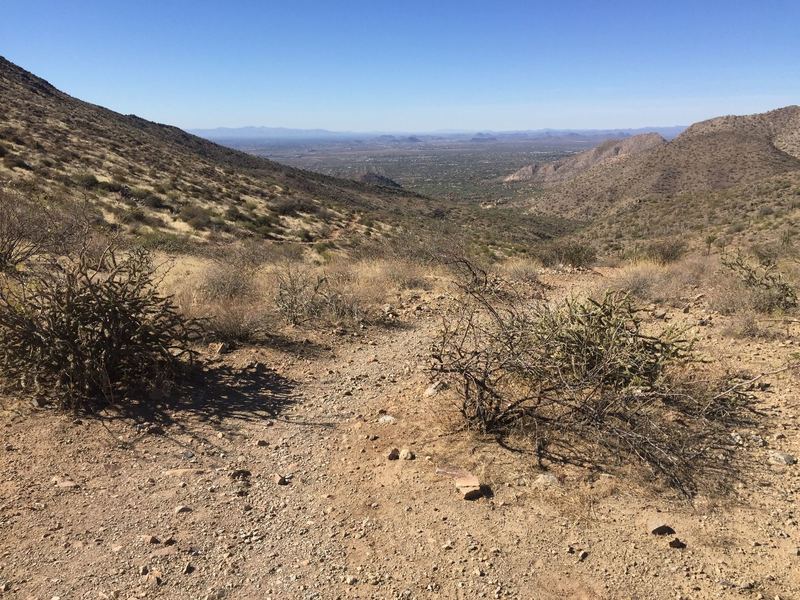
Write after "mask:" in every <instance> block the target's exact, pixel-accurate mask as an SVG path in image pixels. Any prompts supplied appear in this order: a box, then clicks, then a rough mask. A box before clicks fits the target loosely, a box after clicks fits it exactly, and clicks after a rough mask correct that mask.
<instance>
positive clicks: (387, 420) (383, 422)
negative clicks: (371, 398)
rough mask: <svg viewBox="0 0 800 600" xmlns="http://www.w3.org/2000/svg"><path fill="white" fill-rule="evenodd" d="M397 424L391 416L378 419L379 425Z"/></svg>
mask: <svg viewBox="0 0 800 600" xmlns="http://www.w3.org/2000/svg"><path fill="white" fill-rule="evenodd" d="M396 422H397V419H395V418H394V417H393V416H392V415H381V416H380V417H378V423H380V424H381V425H394V424H395V423H396Z"/></svg>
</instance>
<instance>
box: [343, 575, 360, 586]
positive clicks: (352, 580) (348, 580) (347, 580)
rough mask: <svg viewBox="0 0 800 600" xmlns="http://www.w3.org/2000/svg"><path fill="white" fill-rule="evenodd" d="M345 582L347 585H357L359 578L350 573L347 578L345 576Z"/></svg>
mask: <svg viewBox="0 0 800 600" xmlns="http://www.w3.org/2000/svg"><path fill="white" fill-rule="evenodd" d="M344 582H345V583H346V584H347V585H355V584H357V583H358V579H356V578H355V577H353V576H352V575H348V576H347V577H345V578H344Z"/></svg>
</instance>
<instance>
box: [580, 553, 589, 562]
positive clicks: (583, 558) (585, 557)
mask: <svg viewBox="0 0 800 600" xmlns="http://www.w3.org/2000/svg"><path fill="white" fill-rule="evenodd" d="M587 558H589V553H588V552H587V551H586V550H581V551H580V552H578V560H579V561H581V562H583V561H584V560H586V559H587Z"/></svg>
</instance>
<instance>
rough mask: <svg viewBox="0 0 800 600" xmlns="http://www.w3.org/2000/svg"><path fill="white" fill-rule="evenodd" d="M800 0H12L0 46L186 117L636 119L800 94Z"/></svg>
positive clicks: (310, 122)
mask: <svg viewBox="0 0 800 600" xmlns="http://www.w3.org/2000/svg"><path fill="white" fill-rule="evenodd" d="M797 22H800V4H798V3H796V2H787V1H776V2H771V3H768V4H759V5H758V9H757V10H754V5H751V3H747V2H744V3H737V4H730V3H727V2H720V1H712V2H704V3H702V4H701V5H699V4H697V3H694V2H688V1H681V2H675V3H672V4H670V5H668V6H667V5H664V6H650V5H647V6H646V5H642V4H641V3H638V2H629V1H625V2H619V3H614V4H613V5H610V4H605V3H604V4H597V3H594V2H589V1H573V2H569V3H561V4H559V5H558V6H555V5H551V4H538V3H530V2H522V1H514V2H506V3H503V4H502V5H494V6H489V5H485V4H483V3H478V2H455V1H444V2H441V3H437V4H436V5H435V6H432V5H429V4H428V3H424V2H419V1H414V2H409V3H404V4H403V5H402V6H399V5H389V4H382V3H374V2H366V1H365V0H348V1H346V2H343V3H339V4H336V5H332V4H328V3H319V2H309V1H304V2H300V3H293V4H292V5H291V6H289V5H284V4H277V3H276V4H261V3H250V2H241V3H237V5H236V6H235V7H233V8H232V7H230V6H226V7H225V8H224V9H222V8H220V7H219V5H217V4H216V3H213V2H207V1H206V2H204V1H200V2H188V1H176V2H170V3H165V4H163V5H158V6H153V5H151V6H146V7H145V8H143V7H142V6H138V5H131V4H117V5H109V4H108V3H106V2H99V1H96V0H92V1H89V0H83V1H77V2H73V3H69V4H68V5H67V4H65V3H60V2H55V1H54V0H46V1H40V2H28V3H24V4H23V3H12V4H11V5H10V6H6V7H4V18H3V20H2V21H0V39H2V40H3V44H2V47H0V54H2V55H4V56H6V57H7V58H8V59H9V60H11V61H12V62H15V63H16V64H19V65H20V66H22V67H24V68H25V69H28V70H30V71H32V72H34V73H36V74H37V75H40V76H42V77H44V78H45V79H47V80H48V81H50V82H51V83H52V84H53V85H55V86H56V87H58V88H60V89H63V90H65V91H66V92H68V93H70V94H72V95H74V96H76V97H79V98H82V99H85V100H87V101H90V102H93V103H96V104H99V105H102V106H106V107H108V108H111V109H113V110H115V111H118V112H122V113H133V114H137V115H139V116H141V117H143V118H146V119H150V120H153V121H157V122H162V123H169V124H173V125H176V126H179V127H182V128H184V129H191V130H197V129H213V128H218V127H233V128H237V127H244V126H265V127H285V128H290V129H326V130H329V131H345V132H353V133H369V132H376V131H379V132H436V131H447V130H456V131H465V132H478V131H497V132H500V131H529V130H539V129H600V130H609V129H637V128H650V127H670V126H675V125H688V124H691V123H693V122H696V121H700V120H703V119H707V118H711V117H714V116H718V115H723V114H749V113H756V112H764V111H767V110H770V109H774V108H778V107H782V106H786V105H789V104H797V103H799V102H800V61H797V56H800V36H797V35H796V27H795V25H796V23H797Z"/></svg>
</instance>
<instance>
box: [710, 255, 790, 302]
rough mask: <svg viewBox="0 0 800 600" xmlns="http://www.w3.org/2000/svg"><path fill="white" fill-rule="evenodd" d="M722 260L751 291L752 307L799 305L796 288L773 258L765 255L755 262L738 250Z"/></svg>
mask: <svg viewBox="0 0 800 600" xmlns="http://www.w3.org/2000/svg"><path fill="white" fill-rule="evenodd" d="M720 260H721V262H722V264H723V265H724V266H725V267H727V268H728V269H729V270H730V271H731V272H732V273H734V274H735V275H736V276H737V277H738V278H739V280H740V281H741V283H742V284H743V285H744V286H745V288H746V289H747V290H748V291H749V292H750V293H751V295H752V303H753V308H755V309H756V310H758V311H761V312H771V311H774V310H783V311H785V310H791V309H794V308H796V307H797V305H798V296H797V289H796V288H795V286H794V285H792V284H791V283H789V282H788V281H786V280H785V278H784V275H783V273H781V272H780V271H779V270H778V266H777V264H776V263H775V262H774V261H773V260H772V259H771V258H769V257H766V258H764V259H762V260H761V261H760V262H759V263H757V264H756V263H754V262H752V261H750V260H748V259H747V258H746V257H745V256H744V255H743V254H742V253H741V252H738V251H737V252H734V253H732V254H727V255H724V256H722V258H721V259H720Z"/></svg>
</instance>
